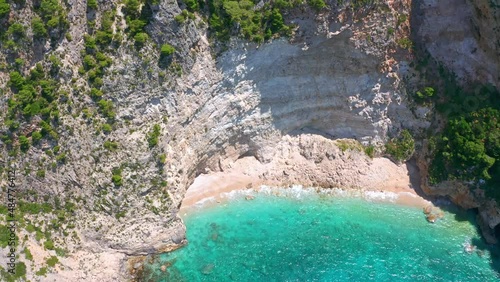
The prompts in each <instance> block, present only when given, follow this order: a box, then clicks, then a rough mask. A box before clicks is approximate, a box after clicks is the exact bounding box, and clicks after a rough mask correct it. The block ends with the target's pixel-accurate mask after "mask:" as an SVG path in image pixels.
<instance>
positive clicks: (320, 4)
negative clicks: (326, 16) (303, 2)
mask: <svg viewBox="0 0 500 282" xmlns="http://www.w3.org/2000/svg"><path fill="white" fill-rule="evenodd" d="M307 3H309V6H311V7H313V8H314V9H315V10H316V11H319V10H321V9H323V8H325V7H326V4H325V1H324V0H308V1H307Z"/></svg>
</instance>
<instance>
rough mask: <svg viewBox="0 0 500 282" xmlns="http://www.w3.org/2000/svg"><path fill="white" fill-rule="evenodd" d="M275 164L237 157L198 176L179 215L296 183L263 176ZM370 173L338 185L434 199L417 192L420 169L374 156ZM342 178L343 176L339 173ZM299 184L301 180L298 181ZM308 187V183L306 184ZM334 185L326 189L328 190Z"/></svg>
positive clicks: (386, 198)
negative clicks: (352, 184)
mask: <svg viewBox="0 0 500 282" xmlns="http://www.w3.org/2000/svg"><path fill="white" fill-rule="evenodd" d="M270 166H272V164H261V163H259V162H256V161H255V160H254V159H252V158H248V159H242V160H238V162H236V163H234V164H233V165H232V167H231V169H230V170H229V171H225V172H214V173H209V174H201V175H199V176H198V177H197V178H196V179H195V181H194V182H193V184H192V185H191V186H190V187H189V189H188V190H187V192H186V195H185V197H184V200H183V202H182V206H181V210H180V213H179V214H180V215H181V216H182V215H184V214H185V213H187V212H189V210H190V209H192V208H198V207H202V206H207V205H216V204H220V203H224V202H225V201H227V200H228V199H230V198H231V197H230V196H229V195H230V192H233V191H242V192H243V191H245V190H246V192H250V191H258V190H260V188H261V186H263V185H265V186H268V187H289V186H291V185H293V184H290V183H287V184H284V183H281V182H280V181H279V180H277V179H262V178H261V177H259V175H261V173H262V171H269V170H270V169H273V168H271V167H270ZM369 170H370V171H371V173H369V174H360V175H358V177H357V179H356V183H357V185H356V186H357V187H336V188H334V189H335V190H340V191H343V193H342V194H343V195H348V196H352V197H362V198H364V199H366V200H369V201H374V202H391V203H395V204H401V205H407V206H414V207H419V208H425V207H429V206H433V205H432V202H430V201H428V200H426V199H424V198H422V197H421V196H419V195H418V194H417V192H416V191H415V189H414V188H413V186H414V185H415V184H416V185H418V183H413V184H412V183H411V181H410V180H411V179H418V175H415V174H418V172H416V171H415V170H414V169H412V168H411V167H410V168H408V167H407V166H406V165H399V166H398V165H396V164H394V163H392V162H391V161H390V160H388V159H385V158H375V159H373V160H372V162H371V163H370V166H369ZM339 177H343V176H342V175H340V176H339ZM296 184H297V185H300V184H301V183H296ZM304 187H309V186H304ZM328 189H331V188H324V190H325V191H327V190H328Z"/></svg>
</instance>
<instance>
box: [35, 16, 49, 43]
mask: <svg viewBox="0 0 500 282" xmlns="http://www.w3.org/2000/svg"><path fill="white" fill-rule="evenodd" d="M31 29H32V30H33V35H34V36H35V38H45V37H47V35H48V34H47V29H46V28H45V24H44V23H43V21H42V20H41V19H40V18H39V17H34V18H33V19H32V20H31Z"/></svg>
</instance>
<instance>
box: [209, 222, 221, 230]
mask: <svg viewBox="0 0 500 282" xmlns="http://www.w3.org/2000/svg"><path fill="white" fill-rule="evenodd" d="M210 227H211V228H212V229H217V228H218V227H219V226H217V223H215V222H212V223H210Z"/></svg>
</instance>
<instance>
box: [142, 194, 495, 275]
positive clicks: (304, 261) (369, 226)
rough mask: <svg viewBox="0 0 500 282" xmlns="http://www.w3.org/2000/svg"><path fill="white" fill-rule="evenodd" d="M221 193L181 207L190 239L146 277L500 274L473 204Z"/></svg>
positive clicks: (151, 264) (148, 266) (163, 257)
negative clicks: (457, 206) (431, 216)
mask: <svg viewBox="0 0 500 282" xmlns="http://www.w3.org/2000/svg"><path fill="white" fill-rule="evenodd" d="M219 196H220V197H219V198H218V199H217V200H216V199H214V198H207V199H205V200H204V201H201V202H198V204H197V205H193V206H190V207H189V208H185V209H184V211H185V213H184V214H183V220H184V222H185V224H186V227H187V239H188V242H189V243H188V244H187V246H185V247H183V248H181V249H179V250H177V251H174V252H171V253H166V254H162V255H160V256H159V257H157V258H155V259H154V260H149V263H148V262H146V264H145V272H144V274H145V276H144V278H145V279H144V281H251V280H257V281H352V279H357V280H360V279H361V280H366V281H409V280H433V281H496V280H497V279H498V276H497V275H498V274H497V273H496V272H495V271H494V270H493V268H492V257H491V255H490V253H489V252H488V251H487V250H484V249H482V247H483V245H482V244H481V243H480V242H481V239H480V235H479V234H478V232H477V230H476V227H475V226H474V225H473V224H472V223H473V218H474V215H473V214H472V213H467V212H464V211H459V210H454V213H451V212H448V211H445V212H444V217H443V218H442V219H440V220H438V221H437V222H436V223H435V224H430V223H428V222H427V221H426V219H425V216H424V215H423V213H422V209H421V207H418V205H416V204H415V202H414V203H413V204H412V205H408V203H399V204H398V203H397V198H398V194H397V193H394V192H382V191H380V192H378V193H375V192H374V191H354V190H341V189H328V190H326V189H313V188H303V187H301V186H293V187H289V188H271V187H266V186H262V187H261V188H260V189H245V190H235V191H231V192H227V193H222V194H220V195H219ZM421 203H422V204H423V202H421ZM449 209H450V210H453V207H452V206H449ZM471 242H472V243H474V244H477V245H478V248H477V249H476V250H475V251H473V252H472V253H468V252H466V250H465V249H464V245H465V244H467V243H471Z"/></svg>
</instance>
